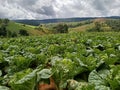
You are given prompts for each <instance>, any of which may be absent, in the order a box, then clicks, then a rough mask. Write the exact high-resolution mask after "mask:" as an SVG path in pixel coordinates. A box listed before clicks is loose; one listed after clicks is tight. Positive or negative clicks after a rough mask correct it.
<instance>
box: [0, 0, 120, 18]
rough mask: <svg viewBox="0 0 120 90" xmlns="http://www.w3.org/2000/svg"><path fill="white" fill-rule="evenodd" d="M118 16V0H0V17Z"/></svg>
mask: <svg viewBox="0 0 120 90" xmlns="http://www.w3.org/2000/svg"><path fill="white" fill-rule="evenodd" d="M89 16H90V17H91V16H93V17H94V16H120V0H0V18H9V19H50V18H69V17H89Z"/></svg>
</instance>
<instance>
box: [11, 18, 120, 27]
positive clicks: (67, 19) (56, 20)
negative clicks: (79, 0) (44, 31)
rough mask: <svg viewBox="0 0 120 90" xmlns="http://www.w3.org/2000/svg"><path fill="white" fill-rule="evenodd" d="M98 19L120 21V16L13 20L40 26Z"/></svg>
mask: <svg viewBox="0 0 120 90" xmlns="http://www.w3.org/2000/svg"><path fill="white" fill-rule="evenodd" d="M98 18H105V19H120V16H109V17H81V18H79V17H76V18H58V19H44V20H28V19H23V20H13V21H15V22H18V23H23V24H29V25H34V26H38V25H40V24H47V23H60V22H80V21H85V20H93V19H98Z"/></svg>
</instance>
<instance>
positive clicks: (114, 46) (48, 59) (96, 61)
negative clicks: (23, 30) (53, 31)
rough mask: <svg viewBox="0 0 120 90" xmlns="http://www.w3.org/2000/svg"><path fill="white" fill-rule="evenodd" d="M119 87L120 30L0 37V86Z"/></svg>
mask: <svg viewBox="0 0 120 90" xmlns="http://www.w3.org/2000/svg"><path fill="white" fill-rule="evenodd" d="M51 76H52V77H53V78H54V80H55V83H56V84H57V87H58V89H59V90H63V89H64V88H66V87H67V88H68V90H119V89H120V33H115V32H113V33H112V32H109V33H105V32H104V33H97V32H96V33H70V34H57V35H45V36H41V37H40V36H39V37H33V36H30V37H18V38H0V90H38V84H39V83H41V82H42V81H44V82H48V81H49V77H51Z"/></svg>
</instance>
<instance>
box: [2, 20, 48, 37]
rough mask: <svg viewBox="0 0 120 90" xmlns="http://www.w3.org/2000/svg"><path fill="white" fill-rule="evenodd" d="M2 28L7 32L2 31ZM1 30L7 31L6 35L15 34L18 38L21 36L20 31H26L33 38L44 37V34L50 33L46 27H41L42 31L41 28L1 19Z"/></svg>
mask: <svg viewBox="0 0 120 90" xmlns="http://www.w3.org/2000/svg"><path fill="white" fill-rule="evenodd" d="M6 20H7V19H6ZM2 28H3V29H5V30H2ZM0 30H1V31H5V32H4V33H6V34H8V33H14V34H16V35H17V36H20V34H19V32H20V30H24V31H26V32H27V33H28V35H32V36H34V35H35V36H37V35H43V34H48V33H49V32H48V30H47V29H46V28H45V27H41V29H40V28H39V26H32V25H26V24H21V23H16V22H14V21H10V20H8V21H7V22H6V21H5V19H0ZM0 36H1V35H0Z"/></svg>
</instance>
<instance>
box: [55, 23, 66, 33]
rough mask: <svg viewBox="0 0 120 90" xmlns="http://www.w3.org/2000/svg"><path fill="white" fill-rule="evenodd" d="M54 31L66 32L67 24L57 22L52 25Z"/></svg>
mask: <svg viewBox="0 0 120 90" xmlns="http://www.w3.org/2000/svg"><path fill="white" fill-rule="evenodd" d="M54 29H55V32H56V33H68V25H67V24H58V25H57V26H56V27H54Z"/></svg>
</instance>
